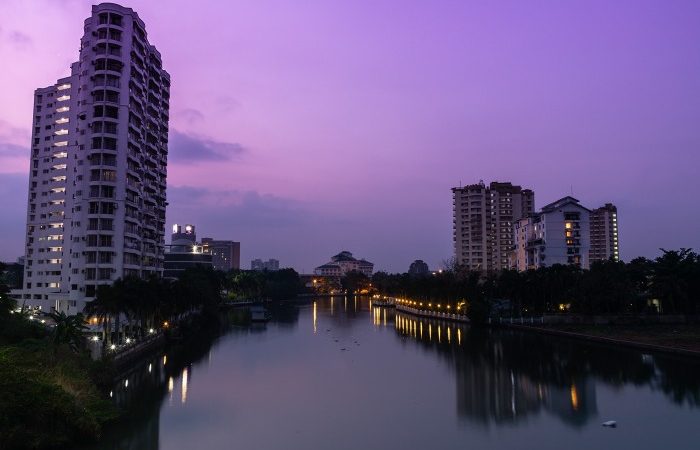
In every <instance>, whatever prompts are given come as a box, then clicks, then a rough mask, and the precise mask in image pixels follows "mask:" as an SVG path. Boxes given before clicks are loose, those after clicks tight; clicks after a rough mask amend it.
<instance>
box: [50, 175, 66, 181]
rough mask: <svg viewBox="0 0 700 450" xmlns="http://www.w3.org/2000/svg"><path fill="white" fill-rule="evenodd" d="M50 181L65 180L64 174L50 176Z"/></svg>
mask: <svg viewBox="0 0 700 450" xmlns="http://www.w3.org/2000/svg"><path fill="white" fill-rule="evenodd" d="M51 181H66V176H65V175H61V176H58V177H51Z"/></svg>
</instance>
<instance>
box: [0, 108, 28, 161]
mask: <svg viewBox="0 0 700 450" xmlns="http://www.w3.org/2000/svg"><path fill="white" fill-rule="evenodd" d="M28 143H29V133H28V132H27V131H26V130H25V129H22V128H17V127H13V126H12V125H10V124H9V123H7V122H5V121H3V120H0V172H4V173H17V172H24V171H25V169H26V164H27V161H28V160H29V147H28Z"/></svg>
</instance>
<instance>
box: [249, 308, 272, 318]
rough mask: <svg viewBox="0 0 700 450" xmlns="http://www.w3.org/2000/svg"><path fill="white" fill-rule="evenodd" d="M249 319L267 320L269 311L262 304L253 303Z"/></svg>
mask: <svg viewBox="0 0 700 450" xmlns="http://www.w3.org/2000/svg"><path fill="white" fill-rule="evenodd" d="M250 320H251V321H253V322H269V321H270V313H269V312H268V311H267V310H266V309H265V307H264V306H262V305H253V306H251V307H250Z"/></svg>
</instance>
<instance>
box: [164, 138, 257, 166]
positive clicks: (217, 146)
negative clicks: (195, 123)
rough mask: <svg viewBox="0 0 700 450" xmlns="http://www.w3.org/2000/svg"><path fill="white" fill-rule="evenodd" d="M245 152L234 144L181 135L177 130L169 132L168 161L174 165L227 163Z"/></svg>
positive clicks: (238, 145) (241, 147)
mask: <svg viewBox="0 0 700 450" xmlns="http://www.w3.org/2000/svg"><path fill="white" fill-rule="evenodd" d="M245 151H246V150H245V148H244V147H243V146H242V145H241V144H238V143H235V142H221V141H215V140H213V139H211V138H207V137H203V136H199V135H196V134H187V133H182V132H180V131H177V130H171V132H170V144H169V146H168V152H169V155H170V157H169V160H170V162H172V163H175V164H177V163H197V162H208V161H229V160H231V159H232V158H234V157H235V156H238V155H240V154H242V153H244V152H245Z"/></svg>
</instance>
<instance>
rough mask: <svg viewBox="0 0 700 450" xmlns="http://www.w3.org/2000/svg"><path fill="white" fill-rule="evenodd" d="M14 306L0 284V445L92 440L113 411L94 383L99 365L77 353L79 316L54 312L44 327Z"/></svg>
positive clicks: (50, 444)
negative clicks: (53, 323)
mask: <svg viewBox="0 0 700 450" xmlns="http://www.w3.org/2000/svg"><path fill="white" fill-rule="evenodd" d="M0 270H2V268H1V267H0ZM14 306H15V305H14V301H12V300H11V299H9V297H7V286H5V285H4V284H3V283H1V282H0V447H2V448H47V447H52V448H53V447H60V446H63V445H67V444H69V443H71V442H76V441H80V440H90V439H94V438H95V437H97V436H98V435H99V433H100V429H101V425H102V424H103V423H104V422H106V421H107V420H109V419H111V418H113V417H114V416H115V412H116V411H115V410H114V408H113V407H112V406H111V404H110V403H109V402H108V401H106V400H105V399H104V398H103V396H102V395H100V393H99V391H98V389H97V387H96V380H97V379H98V377H99V376H100V373H101V370H100V369H101V366H100V364H99V363H96V362H93V361H92V360H91V359H90V358H89V356H88V355H87V354H86V353H84V352H82V351H80V347H81V345H80V344H81V340H80V330H81V329H82V327H83V324H82V319H81V318H76V316H73V317H66V316H65V315H60V314H57V315H56V317H55V318H54V320H55V321H56V324H57V326H55V327H53V328H46V327H45V326H43V325H42V324H40V323H38V321H36V320H34V321H32V320H29V319H28V316H27V315H25V314H21V313H16V312H14V311H13V310H14Z"/></svg>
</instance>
